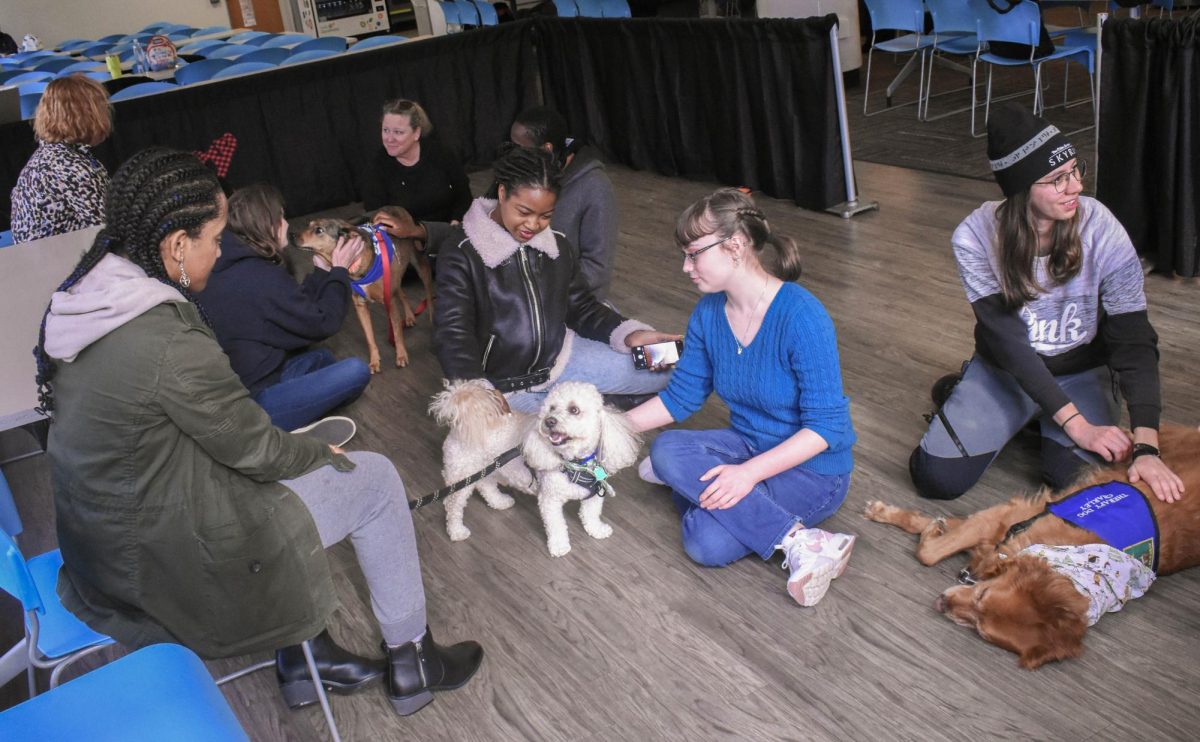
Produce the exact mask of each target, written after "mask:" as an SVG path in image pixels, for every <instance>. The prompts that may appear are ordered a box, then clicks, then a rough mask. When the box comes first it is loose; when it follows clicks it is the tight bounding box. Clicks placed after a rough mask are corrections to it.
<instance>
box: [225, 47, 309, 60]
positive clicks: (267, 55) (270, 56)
mask: <svg viewBox="0 0 1200 742" xmlns="http://www.w3.org/2000/svg"><path fill="white" fill-rule="evenodd" d="M292 54H295V51H288V50H287V49H284V48H283V47H280V46H277V47H274V48H272V49H255V50H254V51H249V52H246V53H245V54H243V55H242V56H240V57H238V58H237V63H238V64H246V63H247V62H266V63H267V64H282V63H283V60H285V59H287V58H288V57H289V56H290V55H292Z"/></svg>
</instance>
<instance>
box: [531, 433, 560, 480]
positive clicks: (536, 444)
mask: <svg viewBox="0 0 1200 742" xmlns="http://www.w3.org/2000/svg"><path fill="white" fill-rule="evenodd" d="M521 456H523V457H524V458H525V466H528V467H529V468H530V469H533V470H534V471H551V470H553V469H557V468H559V467H560V466H562V458H561V457H559V455H558V452H557V451H555V450H554V448H553V447H551V446H550V444H549V443H547V442H546V439H545V437H543V436H542V434H541V432H540V431H539V430H538V426H537V425H534V426H533V427H532V428H530V430H529V432H528V433H526V434H525V442H524V443H523V444H522V445H521Z"/></svg>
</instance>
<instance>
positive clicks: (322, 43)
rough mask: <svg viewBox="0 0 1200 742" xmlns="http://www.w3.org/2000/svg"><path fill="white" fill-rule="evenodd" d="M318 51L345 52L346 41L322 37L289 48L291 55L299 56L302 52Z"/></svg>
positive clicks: (339, 38) (338, 38) (332, 37)
mask: <svg viewBox="0 0 1200 742" xmlns="http://www.w3.org/2000/svg"><path fill="white" fill-rule="evenodd" d="M319 49H323V50H328V51H331V52H344V51H346V39H345V38H344V37H342V36H322V37H321V38H319V39H309V40H308V41H302V42H300V43H299V44H296V45H295V46H293V47H292V48H291V53H292V54H300V53H302V52H311V51H317V50H319Z"/></svg>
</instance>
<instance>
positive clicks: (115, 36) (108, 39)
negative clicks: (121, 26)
mask: <svg viewBox="0 0 1200 742" xmlns="http://www.w3.org/2000/svg"><path fill="white" fill-rule="evenodd" d="M124 38H125V34H123V33H110V34H109V35H108V36H101V37H100V38H98V39H96V43H97V44H115V43H117V42H118V41H121V40H122V39H124Z"/></svg>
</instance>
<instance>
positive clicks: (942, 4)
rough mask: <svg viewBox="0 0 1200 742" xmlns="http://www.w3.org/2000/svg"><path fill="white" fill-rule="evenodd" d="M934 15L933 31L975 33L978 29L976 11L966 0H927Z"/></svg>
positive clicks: (926, 3)
mask: <svg viewBox="0 0 1200 742" xmlns="http://www.w3.org/2000/svg"><path fill="white" fill-rule="evenodd" d="M925 7H927V8H929V14H930V15H931V16H932V17H933V32H934V33H936V34H938V35H939V36H940V35H944V34H973V33H975V32H976V31H977V30H978V24H977V23H976V22H975V11H974V10H972V8H971V5H970V3H968V2H967V1H966V0H925Z"/></svg>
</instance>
